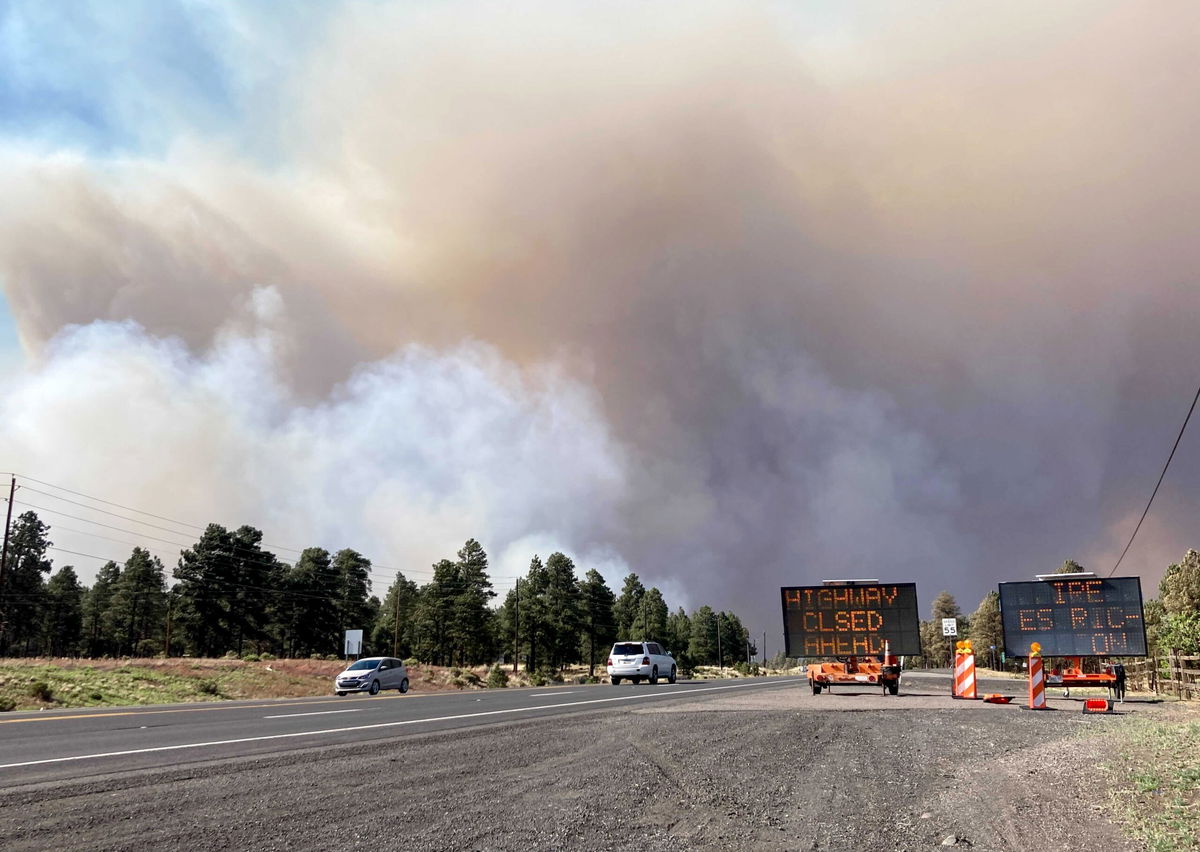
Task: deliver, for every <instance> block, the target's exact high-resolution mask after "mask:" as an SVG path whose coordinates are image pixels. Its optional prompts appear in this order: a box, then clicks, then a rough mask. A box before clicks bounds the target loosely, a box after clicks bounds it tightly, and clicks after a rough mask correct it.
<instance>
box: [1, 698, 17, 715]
mask: <svg viewBox="0 0 1200 852" xmlns="http://www.w3.org/2000/svg"><path fill="white" fill-rule="evenodd" d="M16 709H17V702H15V701H13V700H12V699H11V698H0V713H7V712H8V711H10V710H16Z"/></svg>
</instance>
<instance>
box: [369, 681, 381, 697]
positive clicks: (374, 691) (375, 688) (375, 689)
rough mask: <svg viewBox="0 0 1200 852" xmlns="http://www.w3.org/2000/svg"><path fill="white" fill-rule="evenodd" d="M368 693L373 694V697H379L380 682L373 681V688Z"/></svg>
mask: <svg viewBox="0 0 1200 852" xmlns="http://www.w3.org/2000/svg"><path fill="white" fill-rule="evenodd" d="M367 692H369V693H371V694H372V695H378V694H379V681H377V680H373V681H371V688H370V689H368V690H367Z"/></svg>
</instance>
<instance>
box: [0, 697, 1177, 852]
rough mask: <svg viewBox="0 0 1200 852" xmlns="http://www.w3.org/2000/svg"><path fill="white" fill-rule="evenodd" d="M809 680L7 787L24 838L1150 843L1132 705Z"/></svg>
mask: <svg viewBox="0 0 1200 852" xmlns="http://www.w3.org/2000/svg"><path fill="white" fill-rule="evenodd" d="M1051 705H1052V706H1056V707H1060V708H1062V709H1059V710H1057V711H1054V712H1046V713H1035V712H1031V711H1028V710H1023V709H1021V708H1019V707H1017V706H1014V705H1009V706H996V705H984V704H982V703H979V702H971V703H967V702H958V701H953V700H951V699H950V698H949V697H948V696H945V695H944V694H936V695H935V694H932V693H926V694H920V693H908V694H905V692H903V691H902V693H901V695H899V696H894V697H893V696H882V695H879V694H878V693H876V692H874V691H872V692H869V693H861V694H853V693H848V692H841V693H838V692H835V693H832V694H828V693H827V694H823V695H820V696H814V695H811V693H809V691H808V689H807V687H802V688H801V687H795V688H793V687H786V688H776V689H770V690H765V691H754V692H749V691H748V692H745V693H741V694H735V695H729V696H724V697H717V698H711V699H707V698H706V699H703V700H701V699H697V700H695V701H681V702H665V703H663V704H659V705H656V706H653V707H643V708H639V709H617V710H605V711H590V712H583V713H575V714H572V715H568V716H561V717H556V718H552V719H539V720H532V721H527V722H512V723H506V724H496V725H491V726H487V727H480V728H475V729H471V730H469V731H465V732H464V731H456V732H453V733H444V734H430V735H412V736H399V737H396V738H394V739H390V740H374V741H371V742H365V743H363V744H360V745H351V746H337V747H326V748H319V749H307V750H299V751H290V752H281V753H279V754H276V755H272V756H270V757H265V758H264V757H256V758H244V759H239V760H225V761H214V762H207V763H205V762H198V763H190V764H187V765H181V766H180V767H178V768H176V769H173V770H168V771H162V770H158V771H152V772H138V773H128V774H123V775H119V776H109V777H93V778H88V779H86V780H80V781H78V782H73V783H68V784H56V785H41V786H30V787H26V788H12V789H9V790H6V791H3V792H0V832H3V834H2V835H0V836H4V837H5V838H6V842H5V848H6V849H9V850H18V849H20V850H25V849H28V850H34V849H37V850H41V849H47V848H57V849H89V850H98V849H131V848H163V847H171V848H176V847H182V846H185V845H186V846H187V847H189V848H190V849H192V850H205V849H230V848H236V849H241V848H255V849H264V850H271V849H288V850H305V849H328V848H334V847H342V848H367V847H375V846H378V845H380V844H388V845H395V844H400V845H402V846H404V847H408V848H420V849H504V850H507V849H512V850H516V849H531V848H538V849H614V850H615V849H622V850H624V849H629V850H634V849H637V850H659V849H661V850H667V849H680V848H688V849H691V848H694V849H747V850H749V849H754V850H760V849H761V850H773V849H780V850H783V849H787V850H793V849H796V850H799V849H803V850H835V849H837V850H873V849H884V850H887V849H898V850H910V849H913V850H915V849H932V848H938V847H941V846H942V844H943V841H946V839H947V838H954V843H955V845H957V846H959V847H960V848H974V849H1022V850H1025V849H1030V848H1035V849H1089V848H1104V849H1106V850H1110V851H1111V850H1116V852H1119V850H1131V849H1135V848H1136V847H1135V846H1133V845H1131V844H1130V842H1129V841H1128V840H1126V839H1124V837H1123V836H1122V834H1121V832H1120V831H1119V829H1118V827H1117V826H1115V825H1114V824H1113V823H1112V822H1111V821H1110V819H1109V816H1108V813H1107V811H1106V810H1105V807H1104V805H1103V803H1104V802H1105V801H1106V800H1107V799H1106V797H1107V791H1106V790H1105V789H1104V784H1103V781H1102V780H1101V778H1102V774H1101V773H1099V772H1097V771H1096V766H1097V763H1098V762H1099V761H1100V760H1101V759H1102V758H1103V756H1104V754H1105V750H1106V749H1107V748H1108V746H1107V742H1108V740H1109V738H1110V735H1111V734H1112V733H1113V732H1114V731H1115V730H1116V729H1117V728H1118V727H1119V726H1120V725H1122V724H1123V723H1124V720H1126V719H1128V718H1130V717H1132V716H1136V715H1138V714H1148V715H1152V714H1154V713H1156V712H1159V711H1160V708H1158V707H1156V706H1155V705H1151V704H1126V705H1124V706H1123V709H1124V710H1125V711H1127V712H1126V714H1125V715H1122V716H1086V717H1085V716H1083V715H1081V714H1080V712H1079V705H1078V703H1076V702H1056V701H1051Z"/></svg>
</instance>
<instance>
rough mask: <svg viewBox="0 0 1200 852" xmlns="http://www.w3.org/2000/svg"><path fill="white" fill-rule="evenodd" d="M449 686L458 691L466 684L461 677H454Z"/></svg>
mask: <svg viewBox="0 0 1200 852" xmlns="http://www.w3.org/2000/svg"><path fill="white" fill-rule="evenodd" d="M450 684H451V686H454V687H456V688H458V689H462V688H463V687H464V686H466V685H467V682H466V681H465V680H463V679H462V678H461V677H456V678H455V679H454V680H452V681H450Z"/></svg>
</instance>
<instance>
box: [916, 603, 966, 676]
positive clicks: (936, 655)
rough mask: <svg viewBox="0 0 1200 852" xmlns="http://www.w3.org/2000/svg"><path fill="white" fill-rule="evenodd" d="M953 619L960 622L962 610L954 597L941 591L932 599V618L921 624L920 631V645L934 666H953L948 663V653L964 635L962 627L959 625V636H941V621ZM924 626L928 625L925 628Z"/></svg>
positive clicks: (950, 662)
mask: <svg viewBox="0 0 1200 852" xmlns="http://www.w3.org/2000/svg"><path fill="white" fill-rule="evenodd" d="M943 618H954V619H958V620H959V621H960V622H961V621H962V610H961V609H960V608H959V606H958V603H957V601H955V600H954V595H952V594H950V593H949V592H946V591H943V592H941V593H939V594H938V596H937V597H936V598H934V599H933V618H932V619H931V620H930V621H929V622H926V623H925V624H922V625H921V626H922V630H921V645H922V647H923V648H924V649H925V654H926V656H927V657H928V658H929V661H930V662H931V663H933V665H935V666H941V665H953V662H952V661H950V652H951V650H952V649H953V647H954V643H955V641H956V640H957V639H959V638H962V636H963V635H965V634H966V632H967V631H966V630H965V629H964V625H962V624H961V623H960V624H959V630H958V633H959V635H958V636H957V637H955V636H944V635H943V634H942V619H943ZM926 624H927V625H929V626H928V627H926Z"/></svg>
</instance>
